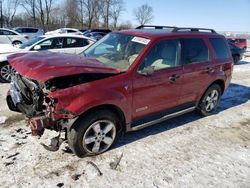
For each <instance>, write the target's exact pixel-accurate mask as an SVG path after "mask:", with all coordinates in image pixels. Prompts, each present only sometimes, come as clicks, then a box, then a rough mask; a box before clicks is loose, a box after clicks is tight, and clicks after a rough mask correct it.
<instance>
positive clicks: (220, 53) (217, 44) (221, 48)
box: [209, 38, 230, 59]
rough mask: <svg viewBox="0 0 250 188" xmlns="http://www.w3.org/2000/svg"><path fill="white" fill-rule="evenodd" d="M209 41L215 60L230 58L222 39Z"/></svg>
mask: <svg viewBox="0 0 250 188" xmlns="http://www.w3.org/2000/svg"><path fill="white" fill-rule="evenodd" d="M209 41H210V43H211V44H212V46H213V49H214V51H215V53H216V56H217V59H227V58H230V53H229V51H228V48H227V44H226V42H225V40H223V39H222V38H210V39H209Z"/></svg>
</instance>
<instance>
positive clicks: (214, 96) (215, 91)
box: [198, 84, 222, 116]
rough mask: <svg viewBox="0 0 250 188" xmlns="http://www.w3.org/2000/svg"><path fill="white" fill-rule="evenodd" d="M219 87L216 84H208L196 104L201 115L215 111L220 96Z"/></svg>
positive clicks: (207, 114)
mask: <svg viewBox="0 0 250 188" xmlns="http://www.w3.org/2000/svg"><path fill="white" fill-rule="evenodd" d="M221 92H222V91H221V87H220V86H219V85H218V84H213V85H212V86H210V87H209V88H208V89H207V91H206V92H205V94H204V95H203V97H202V98H201V100H200V103H199V105H198V112H199V113H200V114H201V115H202V116H209V115H211V114H213V113H214V112H215V111H216V108H217V106H218V104H219V102H220V98H221Z"/></svg>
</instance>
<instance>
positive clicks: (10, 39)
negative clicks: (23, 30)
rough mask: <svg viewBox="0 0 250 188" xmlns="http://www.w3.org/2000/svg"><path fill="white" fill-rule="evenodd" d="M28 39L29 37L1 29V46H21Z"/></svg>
mask: <svg viewBox="0 0 250 188" xmlns="http://www.w3.org/2000/svg"><path fill="white" fill-rule="evenodd" d="M27 39H28V36H24V35H21V34H20V33H18V32H16V31H13V30H10V29H5V28H0V44H12V45H20V44H22V43H24V42H25V41H27Z"/></svg>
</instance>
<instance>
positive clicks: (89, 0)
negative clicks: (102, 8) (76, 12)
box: [79, 0, 99, 29]
mask: <svg viewBox="0 0 250 188" xmlns="http://www.w3.org/2000/svg"><path fill="white" fill-rule="evenodd" d="M79 1H81V5H82V6H83V8H82V11H84V12H85V16H86V19H87V25H88V28H89V29H90V28H91V27H92V23H93V20H94V17H95V13H96V9H97V8H98V5H99V1H98V0H79Z"/></svg>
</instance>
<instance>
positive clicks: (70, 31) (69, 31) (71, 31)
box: [67, 29, 77, 33]
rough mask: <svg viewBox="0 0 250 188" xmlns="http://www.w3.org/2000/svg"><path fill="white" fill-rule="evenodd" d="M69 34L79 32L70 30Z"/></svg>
mask: <svg viewBox="0 0 250 188" xmlns="http://www.w3.org/2000/svg"><path fill="white" fill-rule="evenodd" d="M67 32H68V33H75V32H77V31H75V30H70V29H68V30H67Z"/></svg>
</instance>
